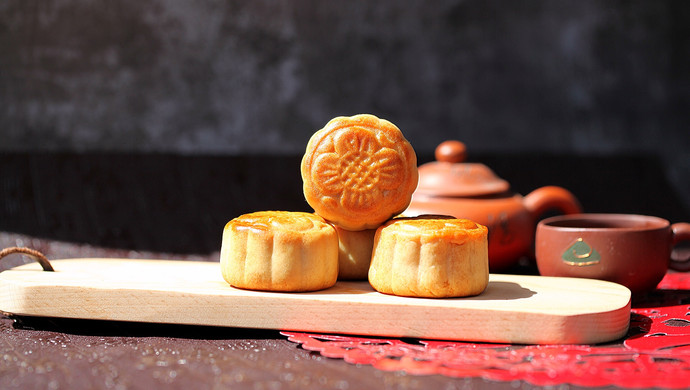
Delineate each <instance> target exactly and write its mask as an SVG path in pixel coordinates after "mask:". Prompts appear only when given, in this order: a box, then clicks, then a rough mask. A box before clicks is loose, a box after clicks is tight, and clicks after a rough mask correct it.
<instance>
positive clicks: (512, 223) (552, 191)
mask: <svg viewBox="0 0 690 390" xmlns="http://www.w3.org/2000/svg"><path fill="white" fill-rule="evenodd" d="M435 156H436V160H437V161H434V162H430V163H426V164H422V165H421V166H420V167H419V185H418V186H417V189H416V190H415V192H414V194H413V195H412V201H411V203H410V206H409V207H408V209H407V210H406V211H405V212H404V213H403V214H404V215H405V216H415V215H421V214H444V215H452V216H454V217H457V218H467V219H471V220H473V221H475V222H477V223H480V224H482V225H485V226H487V227H488V228H489V269H490V270H491V271H492V272H496V271H501V270H504V269H506V268H507V267H509V266H511V265H513V264H514V263H516V262H517V261H518V260H519V259H520V258H521V257H522V256H527V255H531V252H532V248H533V243H534V234H535V229H536V226H537V222H538V219H539V218H540V216H543V215H544V214H545V213H546V212H547V211H548V212H555V213H561V214H577V213H580V212H582V208H581V206H580V203H579V202H578V200H577V199H576V198H575V196H574V195H573V194H572V193H570V192H569V191H568V190H566V189H564V188H561V187H556V186H547V187H542V188H538V189H536V190H534V191H532V192H531V193H529V194H528V195H526V196H524V197H523V196H522V195H520V194H516V193H514V192H511V191H510V184H509V183H508V182H507V181H505V180H503V179H501V178H499V177H498V176H497V175H496V174H495V173H494V172H493V171H492V170H491V169H490V168H489V167H487V166H486V165H484V164H479V163H465V162H463V161H464V160H465V157H466V148H465V145H464V144H463V143H462V142H460V141H445V142H443V143H441V144H440V145H439V146H438V147H437V148H436V153H435Z"/></svg>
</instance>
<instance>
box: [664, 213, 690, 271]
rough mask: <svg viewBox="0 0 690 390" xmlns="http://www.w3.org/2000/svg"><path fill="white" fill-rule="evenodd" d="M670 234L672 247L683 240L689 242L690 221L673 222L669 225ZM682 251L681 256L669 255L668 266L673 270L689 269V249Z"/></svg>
mask: <svg viewBox="0 0 690 390" xmlns="http://www.w3.org/2000/svg"><path fill="white" fill-rule="evenodd" d="M671 235H672V237H671V246H672V248H674V247H675V246H676V245H678V244H679V243H681V242H683V241H687V242H688V243H690V223H685V222H680V223H674V224H673V225H671ZM683 253H684V254H685V256H684V257H683V258H674V256H673V254H672V255H671V262H670V263H669V268H671V269H672V270H675V271H690V249H686V250H684V251H683Z"/></svg>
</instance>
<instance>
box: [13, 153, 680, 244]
mask: <svg viewBox="0 0 690 390" xmlns="http://www.w3.org/2000/svg"><path fill="white" fill-rule="evenodd" d="M429 157H430V156H420V160H421V161H429ZM477 158H478V160H477V161H482V162H484V163H486V164H487V165H489V166H490V167H492V168H493V169H494V170H495V172H496V173H497V174H498V175H499V176H501V177H503V178H504V179H507V180H509V181H510V183H511V184H512V189H513V191H516V192H519V193H521V194H523V195H526V194H528V193H529V192H530V191H532V190H534V189H536V188H538V187H541V186H545V185H559V186H562V187H565V188H567V189H569V190H570V191H572V192H573V194H575V195H576V196H577V197H578V198H579V200H580V202H581V203H582V205H583V207H584V209H585V211H587V212H612V213H616V212H619V213H637V214H649V215H657V216H660V217H664V218H667V219H669V220H671V221H672V222H679V221H690V213H688V210H687V209H683V206H682V204H681V202H680V200H679V199H678V198H677V197H676V196H674V192H673V191H672V190H671V187H670V185H669V184H668V182H667V181H665V180H664V178H663V175H661V174H660V171H661V169H662V168H661V165H660V164H659V161H658V159H656V158H654V157H650V156H639V155H637V156H610V157H595V158H582V157H578V156H572V155H565V156H564V155H559V156H554V155H534V154H511V155H505V154H500V155H483V156H477ZM300 160H301V156H297V155H295V156H273V157H269V156H252V157H248V156H181V155H177V154H175V155H173V154H131V153H81V154H74V153H70V154H68V153H42V154H33V155H32V154H28V153H0V199H2V202H0V231H9V232H16V233H23V234H27V235H31V236H37V237H43V238H52V239H57V240H61V241H69V242H82V243H88V244H91V245H98V246H105V247H111V248H126V249H133V250H144V251H154V252H168V253H211V252H215V251H218V250H219V249H220V243H221V237H222V232H223V226H225V224H226V223H227V222H228V221H229V220H230V219H232V218H235V217H237V216H239V215H240V214H243V213H248V212H253V211H261V210H292V211H311V209H310V208H309V205H308V204H307V203H306V201H305V200H304V196H303V195H302V179H301V176H300V169H299V164H300ZM602 166H606V167H607V169H605V170H602V168H601V167H602Z"/></svg>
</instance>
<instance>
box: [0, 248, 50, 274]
mask: <svg viewBox="0 0 690 390" xmlns="http://www.w3.org/2000/svg"><path fill="white" fill-rule="evenodd" d="M15 253H19V254H22V255H25V256H29V257H30V258H32V259H34V260H36V261H37V262H38V263H39V264H40V265H41V267H43V270H44V271H55V270H54V269H53V266H52V265H50V261H48V258H47V257H45V256H44V255H43V253H41V252H39V251H37V250H34V249H30V248H20V247H18V246H11V247H9V248H5V249H3V250H0V259H2V258H3V257H5V256H9V255H12V254H15Z"/></svg>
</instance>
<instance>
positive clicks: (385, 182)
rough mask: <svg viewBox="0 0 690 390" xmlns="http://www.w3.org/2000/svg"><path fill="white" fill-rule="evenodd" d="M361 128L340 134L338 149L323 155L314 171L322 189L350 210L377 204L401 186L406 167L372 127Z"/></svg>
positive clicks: (317, 184)
mask: <svg viewBox="0 0 690 390" xmlns="http://www.w3.org/2000/svg"><path fill="white" fill-rule="evenodd" d="M359 130H361V131H348V132H342V133H339V134H337V135H336V136H335V137H334V140H333V146H334V151H333V152H332V153H324V154H323V155H321V156H319V157H318V158H317V159H316V161H315V164H314V167H315V169H314V170H313V171H312V173H313V181H314V183H316V186H317V187H318V189H319V190H320V191H321V192H322V193H323V194H324V195H327V196H330V197H332V198H334V200H336V201H338V200H339V202H340V204H341V205H342V206H343V207H344V208H346V209H349V210H352V209H355V210H362V209H368V208H372V207H375V206H376V204H377V202H379V201H381V199H382V198H383V197H384V196H385V192H386V191H388V190H392V189H395V188H396V187H397V186H398V185H399V181H400V178H399V176H398V172H400V170H403V169H404V167H405V165H404V162H403V161H402V160H401V159H400V156H399V155H398V152H397V151H395V150H394V149H391V148H388V147H384V146H382V145H381V144H380V143H379V141H378V140H377V139H376V136H375V135H374V134H373V133H372V132H371V131H370V130H368V129H364V128H359ZM338 198H339V199H338Z"/></svg>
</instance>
